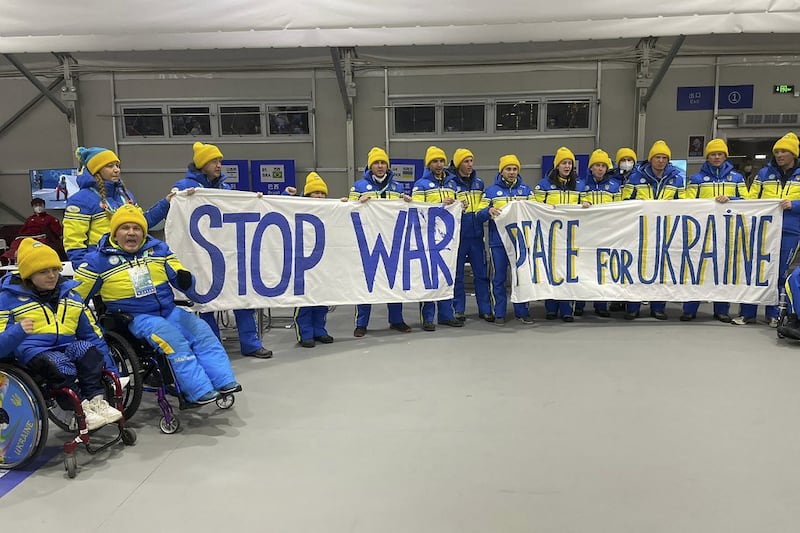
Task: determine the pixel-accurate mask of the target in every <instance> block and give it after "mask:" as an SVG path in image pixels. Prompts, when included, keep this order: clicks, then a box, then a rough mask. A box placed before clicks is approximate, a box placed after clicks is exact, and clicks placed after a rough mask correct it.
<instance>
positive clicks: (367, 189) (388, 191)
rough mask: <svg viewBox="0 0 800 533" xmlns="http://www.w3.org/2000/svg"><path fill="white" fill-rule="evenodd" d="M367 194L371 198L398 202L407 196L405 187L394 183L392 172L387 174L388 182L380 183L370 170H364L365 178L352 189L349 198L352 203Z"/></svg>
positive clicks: (389, 171)
mask: <svg viewBox="0 0 800 533" xmlns="http://www.w3.org/2000/svg"><path fill="white" fill-rule="evenodd" d="M365 193H366V194H367V195H368V196H369V197H370V198H376V199H382V200H396V199H398V198H402V197H403V194H405V192H404V190H403V185H402V184H401V183H398V182H396V181H394V172H392V171H391V169H390V170H388V171H387V173H386V181H384V182H383V183H378V181H377V180H376V179H375V176H373V175H372V171H371V170H370V169H368V168H367V169H365V170H364V176H363V177H362V178H361V179H360V180H358V181H357V182H355V183H354V184H353V186H352V187H351V188H350V194H349V195H348V198H349V199H350V200H352V201H356V200H358V199H359V198H360V197H361V195H362V194H365Z"/></svg>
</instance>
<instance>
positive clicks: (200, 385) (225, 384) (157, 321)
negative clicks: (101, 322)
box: [75, 205, 242, 405]
mask: <svg viewBox="0 0 800 533" xmlns="http://www.w3.org/2000/svg"><path fill="white" fill-rule="evenodd" d="M75 280H76V281H79V282H81V284H80V285H79V286H78V287H77V288H76V289H75V290H76V291H77V292H78V293H79V294H80V295H81V296H83V298H84V299H87V298H89V297H91V296H92V295H94V294H98V293H99V294H100V295H101V296H102V298H103V302H105V304H106V306H107V307H108V310H109V311H111V312H119V313H128V314H131V315H133V320H132V321H131V322H130V324H128V329H130V332H131V333H132V334H133V335H134V336H136V337H138V338H141V339H144V340H146V342H147V343H149V344H150V345H151V346H152V347H153V348H154V349H156V350H159V351H161V352H162V353H163V354H164V355H165V356H166V357H167V359H168V360H169V363H170V366H171V367H172V370H173V372H174V374H175V379H176V380H177V382H178V385H179V386H180V389H181V391H182V392H183V395H184V396H185V399H186V400H187V401H188V402H191V403H196V404H201V405H202V404H206V403H211V402H213V401H215V400H216V399H217V398H218V397H219V396H220V394H231V393H234V392H239V391H241V390H242V386H241V385H239V383H238V382H237V381H236V378H235V377H234V375H233V369H232V368H231V363H230V361H229V359H228V354H227V353H225V349H224V348H223V347H222V344H221V343H220V341H219V339H217V338H216V337H215V336H214V333H213V332H212V331H211V328H209V327H208V325H207V324H206V323H205V322H204V321H203V320H200V319H199V318H197V317H196V316H195V315H194V314H193V313H190V312H188V311H186V310H184V309H181V308H179V307H178V306H176V305H175V301H174V296H173V293H172V287H170V285H172V286H174V287H175V288H177V289H178V290H180V291H182V292H184V293H186V294H187V296H189V297H190V298H191V297H192V294H193V286H194V276H193V275H192V274H191V272H189V271H188V270H186V269H185V268H184V266H183V265H182V264H181V262H180V261H179V260H178V258H177V257H176V256H175V254H173V253H172V250H170V249H169V247H168V246H167V244H166V243H164V242H161V241H159V240H157V239H154V238H153V237H150V236H149V235H148V234H147V220H146V219H145V218H144V216H143V215H142V212H141V210H140V209H139V208H138V207H136V206H133V205H124V206H122V207H120V208H119V209H117V211H116V212H115V213H114V216H113V217H111V231H110V232H109V233H106V234H105V235H103V237H101V239H100V242H99V243H98V245H97V250H95V251H94V252H92V253H90V254H88V255H87V256H86V261H85V262H84V263H83V264H81V266H80V267H78V270H76V271H75Z"/></svg>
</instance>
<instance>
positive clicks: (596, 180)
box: [575, 148, 635, 317]
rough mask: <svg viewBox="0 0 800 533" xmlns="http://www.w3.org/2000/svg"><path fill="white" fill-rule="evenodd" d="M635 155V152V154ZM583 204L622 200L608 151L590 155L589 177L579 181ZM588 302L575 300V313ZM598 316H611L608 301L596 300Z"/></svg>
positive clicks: (620, 185) (598, 150)
mask: <svg viewBox="0 0 800 533" xmlns="http://www.w3.org/2000/svg"><path fill="white" fill-rule="evenodd" d="M634 155H635V154H634ZM578 189H579V190H580V202H581V204H583V205H585V204H589V205H593V204H606V203H610V202H619V201H621V200H622V183H621V182H620V181H619V180H618V179H617V177H616V175H615V174H614V173H612V172H611V158H610V157H609V156H608V153H607V152H605V151H603V150H601V149H599V148H598V149H597V150H595V151H594V152H592V155H590V156H589V177H588V178H587V179H586V180H585V181H582V182H579V184H578ZM585 306H586V302H575V315H576V316H581V315H583V309H584V307H585ZM594 312H595V314H596V315H597V316H602V317H609V316H611V313H610V312H609V311H608V302H594Z"/></svg>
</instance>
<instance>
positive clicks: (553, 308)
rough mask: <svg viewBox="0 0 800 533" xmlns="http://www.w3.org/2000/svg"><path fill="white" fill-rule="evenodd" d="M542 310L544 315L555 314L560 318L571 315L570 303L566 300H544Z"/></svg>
mask: <svg viewBox="0 0 800 533" xmlns="http://www.w3.org/2000/svg"><path fill="white" fill-rule="evenodd" d="M544 310H545V312H546V313H556V315H558V316H561V317H565V316H572V315H573V310H572V302H571V301H568V300H545V301H544Z"/></svg>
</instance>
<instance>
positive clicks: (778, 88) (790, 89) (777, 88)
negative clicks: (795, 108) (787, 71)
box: [772, 84, 794, 94]
mask: <svg viewBox="0 0 800 533" xmlns="http://www.w3.org/2000/svg"><path fill="white" fill-rule="evenodd" d="M772 92H774V93H775V94H792V93H794V85H784V84H782V85H773V87H772Z"/></svg>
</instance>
